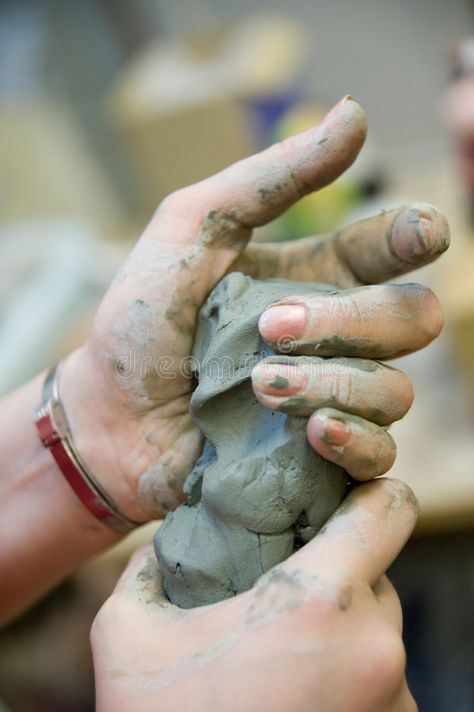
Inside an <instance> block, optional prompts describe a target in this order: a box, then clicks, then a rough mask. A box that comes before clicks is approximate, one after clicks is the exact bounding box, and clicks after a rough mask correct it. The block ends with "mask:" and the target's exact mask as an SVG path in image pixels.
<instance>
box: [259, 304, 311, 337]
mask: <svg viewBox="0 0 474 712" xmlns="http://www.w3.org/2000/svg"><path fill="white" fill-rule="evenodd" d="M305 326H306V309H305V307H304V306H302V305H301V304H291V305H290V304H288V305H287V304H282V305H277V306H274V307H270V308H269V309H267V310H266V311H264V312H263V314H262V316H261V317H260V319H259V322H258V328H259V331H260V333H261V335H262V336H263V338H264V339H265V340H266V341H270V342H271V343H277V342H278V341H280V340H281V339H282V338H285V339H286V340H289V339H294V340H295V341H296V340H297V339H299V338H300V337H301V336H302V335H303V332H304V329H305Z"/></svg>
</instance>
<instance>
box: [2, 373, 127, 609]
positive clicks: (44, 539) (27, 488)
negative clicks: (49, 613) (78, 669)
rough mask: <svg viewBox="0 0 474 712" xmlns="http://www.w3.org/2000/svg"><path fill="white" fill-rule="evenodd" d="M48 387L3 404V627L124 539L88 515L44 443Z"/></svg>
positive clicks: (37, 383)
mask: <svg viewBox="0 0 474 712" xmlns="http://www.w3.org/2000/svg"><path fill="white" fill-rule="evenodd" d="M43 381H44V374H43V375H41V376H38V377H37V378H35V379H34V380H33V381H31V382H29V383H28V384H26V385H25V386H23V387H22V388H21V389H19V390H18V391H16V392H14V393H12V394H11V395H9V396H7V397H6V398H4V399H2V400H1V401H0V473H1V474H0V501H1V503H2V512H1V517H0V542H1V546H0V572H1V573H0V622H4V621H6V620H8V619H9V618H11V617H13V616H14V615H15V614H17V613H18V612H20V611H21V610H23V609H24V608H26V607H27V606H28V605H29V604H31V603H32V602H33V601H35V600H36V599H37V598H39V597H40V596H41V595H42V594H43V593H45V592H46V591H47V590H48V589H50V588H51V587H52V586H54V585H55V584H56V583H58V582H59V581H61V579H63V578H64V577H65V576H66V575H67V574H69V573H70V572H71V571H73V569H74V568H75V567H76V566H77V565H78V564H80V563H81V562H82V561H84V560H85V559H87V558H88V557H89V556H91V555H93V554H96V553H98V552H99V551H101V550H103V549H105V548H107V547H108V546H110V545H111V544H113V543H114V542H116V541H118V539H119V538H120V535H119V534H117V533H116V532H114V531H112V530H111V529H109V528H108V527H107V526H105V525H104V524H102V523H100V522H99V521H98V520H97V519H95V517H94V516H93V515H92V514H91V513H90V512H89V511H88V510H87V509H86V508H85V506H84V505H83V504H82V502H81V501H80V500H79V499H78V498H77V496H76V494H75V493H74V492H73V491H72V489H71V488H70V487H69V485H68V483H67V482H66V480H65V479H64V477H63V475H62V473H61V471H60V470H59V468H58V466H57V465H56V462H55V461H54V459H53V457H52V455H51V453H50V452H49V451H48V450H47V449H45V448H44V447H43V445H42V443H41V441H40V439H39V437H38V433H37V431H36V427H35V425H34V423H33V420H32V413H33V410H34V409H35V408H36V407H37V406H38V405H39V403H40V402H41V394H42V385H43Z"/></svg>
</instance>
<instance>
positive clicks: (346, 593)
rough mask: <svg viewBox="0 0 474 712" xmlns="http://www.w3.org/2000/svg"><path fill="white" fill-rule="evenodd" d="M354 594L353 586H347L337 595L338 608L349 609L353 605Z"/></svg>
mask: <svg viewBox="0 0 474 712" xmlns="http://www.w3.org/2000/svg"><path fill="white" fill-rule="evenodd" d="M353 596H354V589H353V587H352V586H350V585H347V586H345V587H344V588H343V589H342V591H341V592H340V593H339V595H338V597H337V608H338V610H339V611H343V612H345V611H348V610H349V608H350V607H351V606H352V598H353Z"/></svg>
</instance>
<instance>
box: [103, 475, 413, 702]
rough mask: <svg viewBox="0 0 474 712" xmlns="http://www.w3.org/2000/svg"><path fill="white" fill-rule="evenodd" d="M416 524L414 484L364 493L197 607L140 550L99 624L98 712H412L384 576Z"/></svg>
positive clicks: (396, 613) (379, 483)
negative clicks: (231, 591)
mask: <svg viewBox="0 0 474 712" xmlns="http://www.w3.org/2000/svg"><path fill="white" fill-rule="evenodd" d="M416 516H417V503H416V500H415V498H414V496H413V493H412V492H411V490H410V489H409V488H408V487H407V486H406V485H404V484H403V483H402V482H399V481H397V480H393V479H390V480H387V479H379V480H375V481H373V482H370V483H367V484H363V485H358V486H357V487H355V488H354V489H353V491H352V492H351V493H350V494H349V495H348V497H347V498H346V500H345V501H344V502H343V504H342V505H341V506H340V507H339V509H338V510H337V511H336V512H335V514H334V515H333V516H332V517H331V518H330V520H329V521H328V523H327V524H326V526H325V527H324V528H323V530H321V531H320V532H319V534H317V535H316V537H315V538H314V539H313V540H312V541H311V542H310V543H309V544H306V546H304V547H303V548H302V549H300V550H299V551H298V552H297V553H296V554H294V555H293V556H291V557H290V558H289V559H287V560H286V561H285V562H284V563H282V564H280V565H279V566H277V567H275V568H274V569H271V570H270V571H269V572H267V573H266V574H265V575H264V576H262V577H261V579H259V581H258V582H257V584H256V585H255V587H254V588H253V589H251V590H250V591H247V592H246V593H243V594H240V595H239V596H237V597H235V598H232V599H228V600H226V601H223V602H221V603H217V604H213V605H211V606H204V607H202V608H194V609H190V610H183V609H180V608H176V607H175V606H173V605H172V604H171V603H169V601H168V600H167V599H166V597H165V595H164V593H163V588H162V583H161V578H160V575H159V571H158V564H157V562H156V559H155V556H154V554H153V551H152V549H151V547H145V549H141V550H140V551H138V552H137V553H136V554H135V555H134V557H132V559H131V561H130V563H129V565H128V567H127V569H126V571H125V572H124V574H123V575H122V578H121V579H120V581H119V583H118V585H117V587H116V589H115V592H114V593H113V594H112V596H111V597H110V598H109V599H108V601H106V603H105V604H104V606H103V607H102V609H101V610H100V612H99V614H98V615H97V618H96V620H95V622H94V625H93V629H92V637H91V640H92V651H93V657H94V667H95V679H96V688H97V710H98V712H108V711H109V710H113V712H121V711H122V710H124V711H126V712H128V710H135V711H136V712H148V711H150V712H151V711H152V710H156V709H163V710H178V709H180V710H183V712H187V711H188V710H192V712H208V711H209V710H226V711H227V712H254V711H255V710H259V712H290V710H291V712H303V711H304V712H309V710H312V711H313V712H414V711H415V710H416V704H415V702H414V700H413V698H412V696H411V695H410V693H409V691H408V687H407V683H406V680H405V653H404V649H403V644H402V638H401V628H402V617H401V609H400V603H399V600H398V598H397V595H396V593H395V590H394V589H393V587H392V585H391V584H390V583H389V581H388V579H387V578H386V576H385V575H384V572H385V571H386V569H387V567H388V566H389V565H390V563H391V562H392V561H393V559H394V558H395V557H396V556H397V554H398V552H399V551H400V549H401V548H402V546H403V545H404V543H405V541H406V540H407V538H408V537H409V535H410V533H411V531H412V528H413V526H414V524H415V521H416Z"/></svg>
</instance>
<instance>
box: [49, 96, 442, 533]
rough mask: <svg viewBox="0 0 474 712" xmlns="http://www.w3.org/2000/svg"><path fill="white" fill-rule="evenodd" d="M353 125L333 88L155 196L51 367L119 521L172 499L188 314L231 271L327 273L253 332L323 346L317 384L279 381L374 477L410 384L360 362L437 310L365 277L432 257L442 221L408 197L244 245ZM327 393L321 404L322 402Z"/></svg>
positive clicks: (345, 143)
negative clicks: (313, 123)
mask: <svg viewBox="0 0 474 712" xmlns="http://www.w3.org/2000/svg"><path fill="white" fill-rule="evenodd" d="M365 132H366V120H365V116H364V113H363V111H362V109H361V108H360V107H359V106H358V104H356V103H355V102H354V101H352V100H350V99H349V98H346V99H345V100H343V101H342V102H340V103H339V104H337V105H336V106H335V107H334V108H333V109H332V110H331V111H330V112H329V114H328V115H327V117H326V118H325V120H324V121H323V122H322V123H321V124H320V125H319V126H317V127H315V128H313V129H310V130H309V131H306V132H305V133H303V134H300V135H298V136H294V137H292V138H290V139H287V140H286V141H283V142H282V143H280V144H275V145H274V146H272V147H271V148H269V149H267V150H265V151H263V152H262V153H260V154H257V155H255V156H251V157H249V158H246V159H245V160H243V161H240V162H239V163H236V164H235V165H233V166H231V167H229V168H227V169H226V170H224V171H222V172H221V173H218V174H217V175H215V176H213V177H212V178H209V179H207V180H204V181H201V182H200V183H197V184H195V185H192V186H189V187H187V188H184V189H182V190H179V191H177V192H176V193H174V194H172V195H170V196H169V197H168V198H167V199H166V200H165V201H164V202H163V203H162V205H161V206H160V208H159V210H158V211H157V213H156V214H155V216H154V217H153V218H152V220H151V222H150V224H149V225H148V227H147V228H146V230H145V232H144V234H143V235H142V237H141V239H140V240H139V242H138V244H137V245H136V247H135V249H134V251H133V252H132V254H131V256H130V258H129V260H128V261H127V263H126V264H125V265H124V267H123V269H122V271H121V272H120V274H119V275H118V276H117V278H116V280H115V281H114V283H113V284H112V285H111V287H110V289H109V290H108V292H107V294H106V295H105V298H104V300H103V302H102V304H101V306H100V308H99V311H98V313H97V316H96V319H95V322H94V326H93V329H92V332H91V335H90V337H89V339H88V341H87V343H86V344H85V346H84V347H83V348H81V349H79V350H78V351H77V352H75V353H74V354H73V355H72V356H71V357H69V358H68V359H67V361H66V363H65V364H64V368H63V369H62V373H61V375H60V392H61V394H62V397H63V402H64V405H65V409H66V413H67V415H68V419H69V423H70V426H71V430H72V435H73V439H74V442H75V445H76V447H77V450H78V452H79V454H80V455H81V457H82V459H83V460H84V461H85V462H86V463H87V465H88V466H89V469H90V470H91V471H92V472H93V473H94V475H95V476H96V477H97V479H98V480H99V482H100V483H101V484H102V485H103V486H104V487H105V489H106V490H108V492H109V493H110V495H111V496H112V497H113V498H114V499H115V501H116V503H117V505H118V506H119V508H120V509H121V511H122V512H123V513H124V514H125V515H127V516H128V517H130V518H131V519H134V520H137V521H145V520H147V519H150V518H153V517H162V516H163V515H164V514H166V512H167V511H169V510H172V509H175V508H176V507H177V506H178V504H179V503H180V501H182V500H183V494H182V484H183V481H184V479H185V478H186V476H187V475H188V474H189V472H190V471H191V469H192V467H193V465H194V463H195V461H196V459H197V457H198V456H199V454H200V451H201V448H202V439H201V434H200V431H199V428H198V427H197V425H196V423H195V422H194V421H193V419H192V418H191V416H190V413H189V402H190V398H191V395H192V391H193V380H192V378H190V377H189V376H190V374H189V370H190V369H189V357H190V354H191V352H192V344H193V338H194V332H195V327H196V322H197V313H198V310H199V308H200V307H201V305H202V303H203V302H204V301H205V299H206V297H207V296H208V294H209V292H210V291H211V290H212V288H213V287H214V286H215V285H216V284H217V282H218V281H219V280H220V279H221V278H222V277H223V276H225V274H227V273H228V272H231V271H235V270H238V271H241V272H243V273H244V274H248V275H250V276H252V277H255V278H257V279H268V278H285V279H293V280H301V281H319V282H325V283H326V284H331V285H335V290H334V293H332V294H328V295H325V296H323V297H322V296H321V295H320V294H315V295H314V296H312V295H311V296H310V297H308V296H306V297H305V298H304V299H301V300H300V304H299V307H300V308H301V307H302V306H303V307H304V309H305V312H306V317H307V319H306V323H305V324H302V323H300V324H299V325H298V334H297V333H296V325H295V321H294V318H293V317H292V316H291V314H294V307H295V305H294V304H293V305H292V304H290V302H291V301H292V300H281V303H282V304H283V303H285V304H286V306H284V307H283V306H281V305H280V306H279V307H278V314H275V309H269V310H267V311H266V313H265V315H264V317H263V320H262V321H261V323H260V330H261V333H262V335H263V337H264V338H265V339H266V340H267V341H268V342H269V343H271V344H274V346H275V349H276V351H278V350H279V341H280V336H283V337H285V336H286V337H288V334H290V335H291V334H293V335H294V336H295V350H294V351H292V354H294V355H297V354H299V353H307V349H308V348H310V349H313V350H312V351H311V350H310V353H313V354H316V355H322V356H324V357H325V359H326V360H325V362H324V364H323V368H322V369H321V372H320V374H319V376H318V383H317V384H316V385H317V387H314V386H315V384H314V383H313V382H312V381H311V379H309V378H307V376H308V374H307V373H306V372H305V368H304V366H303V365H302V366H301V368H300V365H297V367H296V368H295V369H293V374H294V377H295V379H298V380H299V385H296V386H295V383H290V384H289V385H290V389H291V396H295V395H296V396H298V398H299V405H300V406H304V409H303V412H300V414H302V415H311V414H313V413H315V415H314V417H312V418H311V419H310V421H309V426H308V428H309V429H308V436H309V439H310V441H311V443H312V445H313V447H315V448H316V449H317V450H318V451H319V452H320V453H321V454H322V455H324V456H325V457H327V458H328V459H333V460H334V459H335V460H336V461H337V462H339V463H340V464H341V465H342V466H343V467H345V468H346V469H347V470H348V472H349V473H350V474H351V475H353V476H354V477H355V478H362V479H364V478H368V477H372V476H374V475H376V474H381V473H383V472H385V471H386V470H387V468H388V467H389V466H390V465H391V463H392V462H393V457H394V452H395V449H394V444H393V441H392V440H391V438H390V436H389V435H388V434H387V433H386V431H385V429H384V428H385V426H386V425H388V424H390V423H391V422H393V421H394V420H397V419H398V418H400V417H402V416H403V415H404V414H405V412H406V411H407V410H408V408H409V407H410V404H411V401H412V390H411V385H410V383H409V380H408V379H407V378H406V377H405V376H404V375H403V374H402V373H401V372H400V371H397V370H395V369H390V368H389V367H387V366H385V365H382V364H377V363H375V361H373V359H375V360H378V359H384V358H392V357H395V356H397V355H400V354H402V353H407V352H408V351H414V350H417V349H419V348H422V347H423V346H426V344H428V343H429V342H430V341H431V340H432V339H433V338H434V337H435V336H436V335H437V334H438V333H439V330H440V329H441V325H442V315H441V310H440V307H439V304H438V302H437V299H436V297H435V296H434V295H433V294H432V292H431V291H430V290H429V289H426V288H424V287H422V286H421V285H416V286H414V285H381V284H378V283H380V282H383V281H385V280H388V279H391V278H393V277H394V276H395V275H399V274H402V273H404V272H407V271H409V270H411V269H414V268H415V267H419V266H421V265H423V264H426V263H428V262H431V261H432V260H434V259H436V258H437V257H438V256H439V255H440V254H441V253H442V252H443V251H444V250H445V249H446V248H447V246H448V244H449V229H448V227H447V224H446V220H445V219H444V217H443V216H442V215H441V214H440V213H438V212H437V211H436V210H435V209H434V208H432V207H431V206H427V205H414V206H411V207H403V208H400V209H397V210H392V211H389V212H386V213H383V214H381V215H377V216H375V217H374V218H371V219H368V220H365V221H362V222H360V223H357V224H356V225H353V226H350V227H347V228H344V229H342V230H340V231H338V232H336V233H334V234H332V235H327V236H322V237H321V236H318V237H312V238H307V239H303V240H297V241H294V242H291V243H283V244H282V243H279V244H277V243H275V244H265V245H262V244H254V243H252V242H250V243H249V240H250V237H251V234H252V228H254V227H256V226H258V225H263V224H264V223H267V222H269V221H271V220H273V219H274V218H276V217H277V216H278V215H280V214H281V213H282V212H284V211H285V210H286V209H287V208H288V207H289V206H290V205H291V204H293V203H294V202H295V201H297V200H298V199H299V198H301V197H302V196H303V195H305V194H307V193H310V192H311V191H314V190H318V189H319V188H322V187H324V186H325V185H327V184H329V183H331V182H332V181H333V180H334V179H335V178H337V176H338V175H340V174H341V173H342V172H343V171H344V170H345V169H346V168H347V167H348V166H349V165H350V164H351V163H352V162H353V160H354V159H355V158H356V156H357V154H358V152H359V150H360V148H361V146H362V144H363V141H364V138H365ZM293 301H294V300H293ZM270 312H273V315H272V317H271V319H270V318H269V317H270V314H269V313H270ZM290 312H291V314H290ZM292 319H293V321H292ZM289 320H290V322H291V331H289V323H288V322H289ZM300 327H301V328H300ZM315 346H317V348H318V350H317V351H314V347H315ZM341 356H343V357H345V358H346V357H347V359H346V361H345V363H344V364H341V363H338V367H337V369H334V368H332V364H331V361H330V357H341ZM327 357H329V358H327ZM361 358H362V359H364V360H365V361H364V362H361ZM186 362H187V368H186ZM258 373H260V371H259V369H256V371H255V372H254V374H253V378H254V386H255V390H256V392H257V395H258V397H259V398H260V399H261V400H262V402H264V403H265V404H266V405H268V406H269V407H271V408H279V409H281V410H283V411H285V410H288V409H289V407H290V405H291V403H288V402H287V401H288V400H290V401H291V398H290V399H288V398H287V397H286V396H288V395H289V392H287V393H285V392H284V391H282V390H281V389H280V391H279V392H278V393H274V392H273V393H272V392H271V383H272V381H273V379H270V381H269V382H268V381H267V383H265V381H264V380H263V381H262V380H260V381H259V382H257V378H256V377H257V375H258ZM275 396H277V397H276V398H275ZM282 396H285V397H282ZM328 405H330V406H332V408H333V409H332V411H330V412H328V411H327V410H323V411H322V410H321V409H323V408H325V407H326V406H328ZM293 406H294V400H293V403H292V407H293ZM300 410H301V409H300ZM292 412H295V411H294V407H293V411H292ZM348 415H350V416H351V417H348ZM346 426H347V427H346ZM344 438H346V440H345V441H344ZM343 441H344V442H343Z"/></svg>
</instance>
